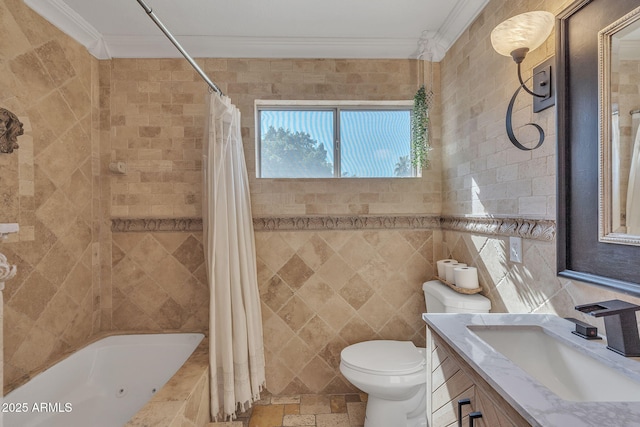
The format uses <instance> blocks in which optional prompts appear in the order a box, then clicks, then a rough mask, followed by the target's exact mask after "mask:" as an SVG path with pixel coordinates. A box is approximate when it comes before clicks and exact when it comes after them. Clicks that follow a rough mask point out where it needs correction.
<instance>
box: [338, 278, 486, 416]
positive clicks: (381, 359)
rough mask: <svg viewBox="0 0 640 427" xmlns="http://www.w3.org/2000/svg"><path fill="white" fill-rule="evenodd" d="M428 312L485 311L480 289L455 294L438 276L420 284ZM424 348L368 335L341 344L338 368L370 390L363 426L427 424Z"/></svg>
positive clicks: (368, 391)
mask: <svg viewBox="0 0 640 427" xmlns="http://www.w3.org/2000/svg"><path fill="white" fill-rule="evenodd" d="M422 290H423V291H424V297H425V301H426V305H427V312H429V313H488V312H489V310H490V309H491V302H490V301H489V300H488V299H487V298H485V297H483V296H482V295H480V294H473V295H467V294H460V293H457V292H455V291H454V290H453V289H451V288H449V287H447V286H446V285H445V284H443V283H441V282H440V281H438V280H432V281H429V282H426V283H424V284H423V285H422ZM425 352H426V350H425V349H424V348H417V347H416V346H415V345H414V344H413V343H412V342H410V341H393V340H373V341H364V342H359V343H357V344H353V345H350V346H348V347H346V348H344V349H343V350H342V352H341V354H340V372H342V375H344V377H345V378H346V379H347V380H348V381H349V382H351V384H353V385H354V386H356V387H358V388H359V389H360V390H362V391H363V392H365V393H367V394H368V395H369V398H368V401H367V410H366V417H365V422H364V425H365V427H391V426H393V427H405V426H406V427H426V426H427V414H426V411H427V406H426V381H427V371H426V358H425Z"/></svg>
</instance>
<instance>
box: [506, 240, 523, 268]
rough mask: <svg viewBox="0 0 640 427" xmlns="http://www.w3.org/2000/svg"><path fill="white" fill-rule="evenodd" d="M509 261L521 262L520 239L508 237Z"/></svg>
mask: <svg viewBox="0 0 640 427" xmlns="http://www.w3.org/2000/svg"><path fill="white" fill-rule="evenodd" d="M509 260H510V261H511V262H522V238H520V237H509Z"/></svg>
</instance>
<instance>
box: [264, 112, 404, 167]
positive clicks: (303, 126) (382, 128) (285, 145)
mask: <svg viewBox="0 0 640 427" xmlns="http://www.w3.org/2000/svg"><path fill="white" fill-rule="evenodd" d="M412 105H413V104H412V103H411V102H404V101H400V102H398V101H393V102H375V103H372V102H366V103H365V102H358V103H345V102H336V101H334V102H318V101H316V102H313V103H311V102H301V101H256V123H257V129H258V131H257V132H256V134H257V136H256V139H257V145H256V146H257V150H256V151H257V168H256V169H257V171H256V174H257V176H258V178H331V177H335V178H391V177H412V176H416V171H415V168H414V167H413V166H412V165H411V154H410V153H411V150H410V149H411V107H412Z"/></svg>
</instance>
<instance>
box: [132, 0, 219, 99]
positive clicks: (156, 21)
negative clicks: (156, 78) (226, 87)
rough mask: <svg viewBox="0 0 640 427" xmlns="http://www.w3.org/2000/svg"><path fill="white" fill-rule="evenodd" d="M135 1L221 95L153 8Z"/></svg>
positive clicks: (140, 1)
mask: <svg viewBox="0 0 640 427" xmlns="http://www.w3.org/2000/svg"><path fill="white" fill-rule="evenodd" d="M137 1H138V3H139V4H140V6H142V8H143V9H144V11H145V12H147V15H149V18H151V20H152V21H153V22H154V23H155V24H156V25H157V26H158V28H160V30H161V31H162V32H163V33H164V35H165V36H167V38H168V39H169V40H170V41H171V43H173V45H174V46H175V47H176V49H178V50H179V51H180V53H181V54H182V56H184V57H185V59H186V60H187V61H189V64H191V66H192V67H193V68H194V69H195V70H196V72H197V73H198V74H200V77H202V79H203V80H204V81H205V82H207V84H208V85H209V88H210V89H211V90H215V91H216V92H218V94H219V95H220V96H223V95H224V94H223V93H222V91H221V90H220V88H219V87H218V86H216V84H215V83H214V82H212V81H211V79H210V78H209V76H207V75H206V74H205V73H204V71H202V68H200V66H199V65H198V64H197V63H196V61H194V60H193V58H192V57H191V55H189V54H188V53H187V51H186V50H184V48H183V47H182V46H181V45H180V43H179V42H178V40H176V38H175V37H173V34H171V32H170V31H169V30H168V29H167V27H165V26H164V24H163V23H162V22H161V21H160V19H158V17H157V16H156V14H155V13H153V10H152V9H151V8H150V7H149V6H147V4H146V3H145V2H144V0H137Z"/></svg>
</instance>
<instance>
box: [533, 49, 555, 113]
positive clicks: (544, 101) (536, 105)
mask: <svg viewBox="0 0 640 427" xmlns="http://www.w3.org/2000/svg"><path fill="white" fill-rule="evenodd" d="M554 65H555V57H551V58H549V59H547V60H546V61H544V62H542V63H541V64H539V65H537V66H536V67H534V69H533V92H535V93H538V94H541V95H544V97H538V96H534V97H533V112H534V113H539V112H540V111H542V110H546V109H547V108H549V107H552V106H554V105H556V96H555V90H554V88H553V84H554V81H553V66H554Z"/></svg>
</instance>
